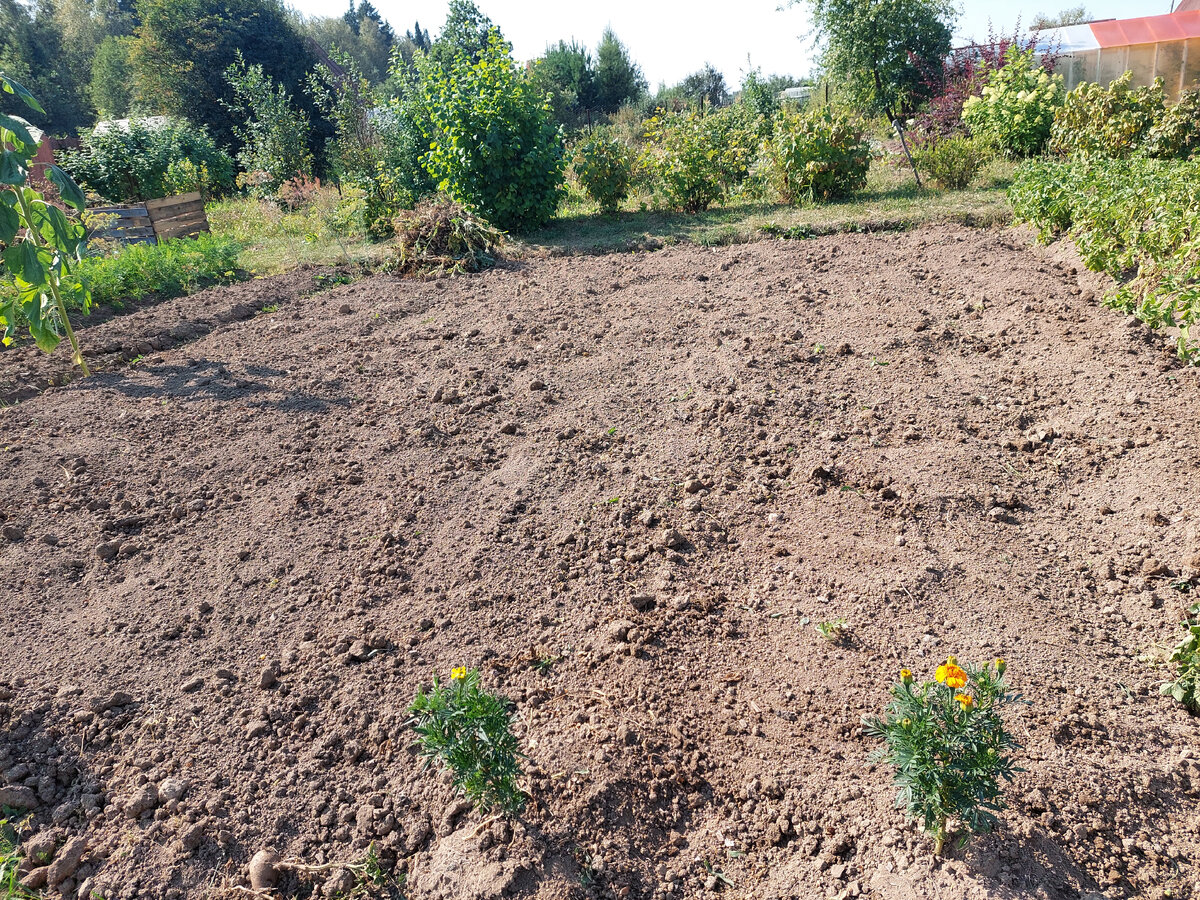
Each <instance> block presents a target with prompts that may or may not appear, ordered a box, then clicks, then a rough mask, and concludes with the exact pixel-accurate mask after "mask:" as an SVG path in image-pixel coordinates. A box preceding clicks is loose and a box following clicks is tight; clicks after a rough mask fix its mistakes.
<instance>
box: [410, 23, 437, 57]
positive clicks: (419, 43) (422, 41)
mask: <svg viewBox="0 0 1200 900" xmlns="http://www.w3.org/2000/svg"><path fill="white" fill-rule="evenodd" d="M404 36H405V38H407V39H408V41H409V43H411V44H413V45H414V46H415V47H416V48H417V49H418V50H420V51H421V52H422V53H428V52H429V48H430V47H431V46H432V44H431V43H430V40H429V32H428V31H422V30H421V23H420V22H414V23H413V29H412V31H406V32H405V33H404Z"/></svg>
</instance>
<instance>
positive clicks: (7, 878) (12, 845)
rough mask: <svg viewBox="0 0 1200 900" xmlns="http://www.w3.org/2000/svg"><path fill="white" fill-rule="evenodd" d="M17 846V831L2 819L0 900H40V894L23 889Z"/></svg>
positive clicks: (0, 831)
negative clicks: (19, 872)
mask: <svg viewBox="0 0 1200 900" xmlns="http://www.w3.org/2000/svg"><path fill="white" fill-rule="evenodd" d="M17 844H18V841H17V832H16V829H15V828H14V827H13V826H12V825H11V824H10V823H9V821H8V820H7V819H0V900H39V897H40V896H41V895H40V894H34V893H30V892H29V891H27V890H25V888H23V887H21V879H20V878H19V877H18V875H17V869H18V868H19V867H20V865H21V856H20V854H19V852H18V849H17Z"/></svg>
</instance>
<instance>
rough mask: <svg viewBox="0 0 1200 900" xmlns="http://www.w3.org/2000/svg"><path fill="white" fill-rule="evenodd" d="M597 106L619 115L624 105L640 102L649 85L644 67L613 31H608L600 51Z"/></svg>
mask: <svg viewBox="0 0 1200 900" xmlns="http://www.w3.org/2000/svg"><path fill="white" fill-rule="evenodd" d="M595 83H596V106H597V107H598V108H599V109H601V110H603V111H604V112H609V113H612V112H616V111H617V110H618V109H620V108H621V105H622V104H624V103H632V102H635V101H637V100H639V99H640V98H641V97H642V95H643V94H645V93H646V90H647V89H648V87H649V85H648V84H647V83H646V79H645V77H644V76H643V75H642V70H641V67H640V66H638V65H637V63H635V62H634V61H633V60H632V59H631V58H630V56H629V51H628V50H626V49H625V45H624V44H622V43H621V42H620V41H619V40H618V39H617V35H616V33H615V32H614V31H613V30H612V28H605V29H604V34H603V35H602V36H601V38H600V45H599V46H598V47H597V48H596V78H595Z"/></svg>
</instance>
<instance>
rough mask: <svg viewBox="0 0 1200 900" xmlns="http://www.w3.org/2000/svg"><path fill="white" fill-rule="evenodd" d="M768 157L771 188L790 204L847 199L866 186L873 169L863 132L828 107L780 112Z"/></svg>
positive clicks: (869, 149) (769, 144) (768, 146)
mask: <svg viewBox="0 0 1200 900" xmlns="http://www.w3.org/2000/svg"><path fill="white" fill-rule="evenodd" d="M767 155H768V158H769V160H770V169H771V177H772V181H773V183H774V185H775V189H776V190H777V191H778V193H779V195H780V196H781V197H782V198H783V199H784V200H785V201H786V202H788V203H801V202H804V201H812V200H818V201H823V200H833V199H836V198H839V197H846V196H849V195H850V194H853V193H854V192H855V191H858V190H861V189H862V188H863V187H864V186H865V185H866V183H867V171H868V169H869V168H870V165H871V148H870V145H869V144H868V143H867V140H866V138H865V137H864V135H863V133H862V130H861V129H860V128H859V127H858V126H857V125H856V124H855V123H853V122H852V121H851V120H850V119H849V118H848V117H847V116H845V115H842V114H841V113H837V112H834V111H833V110H832V109H830V108H829V107H827V106H826V107H823V108H822V109H820V110H818V111H816V112H809V113H790V112H784V113H782V114H781V115H780V116H779V119H778V120H777V122H776V125H775V134H774V136H773V137H772V139H771V141H770V142H769V143H768V144H767Z"/></svg>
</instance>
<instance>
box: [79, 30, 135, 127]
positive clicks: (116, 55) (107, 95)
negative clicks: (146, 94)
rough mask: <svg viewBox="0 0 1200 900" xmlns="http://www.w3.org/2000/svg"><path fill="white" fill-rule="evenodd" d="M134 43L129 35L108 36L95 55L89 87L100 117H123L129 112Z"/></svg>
mask: <svg viewBox="0 0 1200 900" xmlns="http://www.w3.org/2000/svg"><path fill="white" fill-rule="evenodd" d="M132 45H133V38H132V37H129V36H128V35H124V36H121V37H114V36H113V35H109V36H108V37H106V38H105V39H104V40H103V41H102V42H101V43H100V46H99V47H97V48H96V55H95V56H94V57H92V80H91V84H90V85H89V87H88V90H89V91H90V92H91V95H92V103H93V104H95V106H96V110H97V112H98V113H99V114H100V117H101V118H105V119H120V118H122V117H124V116H125V115H127V114H128V113H129V102H130V99H131V98H132V96H133V92H132V90H131V88H130V83H131V82H132V80H133V70H132V69H131V68H130V66H129V50H130V47H131V46H132Z"/></svg>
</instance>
